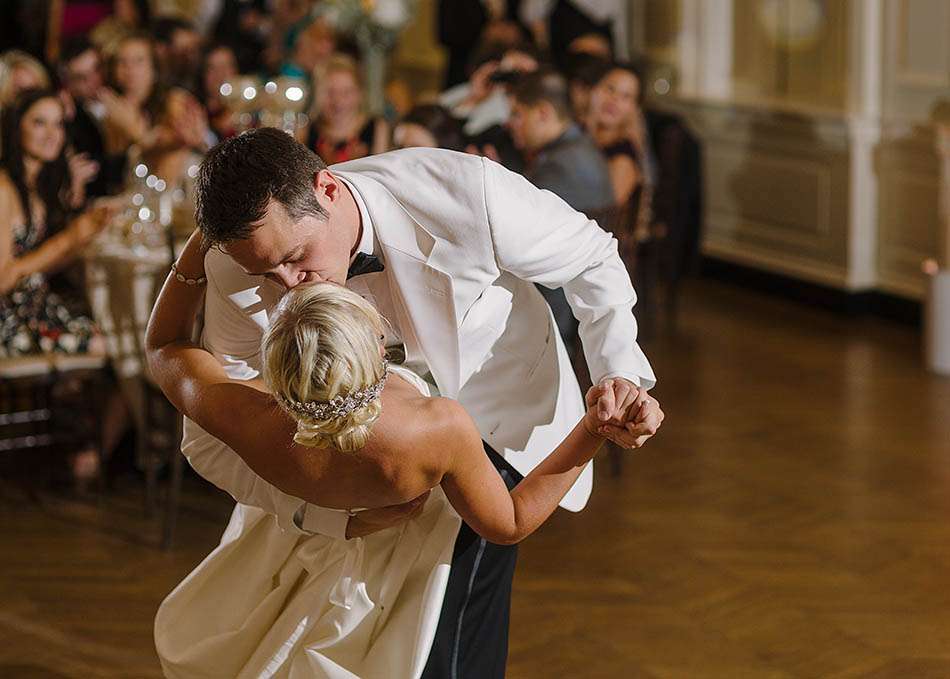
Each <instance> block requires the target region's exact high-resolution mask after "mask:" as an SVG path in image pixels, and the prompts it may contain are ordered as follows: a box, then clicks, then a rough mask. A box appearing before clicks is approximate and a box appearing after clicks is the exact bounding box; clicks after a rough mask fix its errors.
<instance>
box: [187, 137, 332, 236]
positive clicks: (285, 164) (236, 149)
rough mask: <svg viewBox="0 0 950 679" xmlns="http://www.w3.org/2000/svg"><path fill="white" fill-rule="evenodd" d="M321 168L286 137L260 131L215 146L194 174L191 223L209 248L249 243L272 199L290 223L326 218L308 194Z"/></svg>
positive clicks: (320, 163)
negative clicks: (304, 219) (194, 194)
mask: <svg viewBox="0 0 950 679" xmlns="http://www.w3.org/2000/svg"><path fill="white" fill-rule="evenodd" d="M325 168H326V163H324V162H323V161H322V160H321V159H320V157H319V156H318V155H317V154H315V153H313V152H312V151H310V150H309V149H308V148H307V147H306V146H304V145H303V144H301V143H300V142H298V141H296V140H295V139H294V138H293V137H291V136H290V135H289V134H287V133H286V132H282V131H281V130H278V129H275V128H272V127H262V128H259V129H256V130H250V131H248V132H245V133H244V134H241V135H239V136H237V137H233V138H231V139H226V140H225V141H223V142H221V143H220V144H218V145H217V146H215V147H214V148H213V149H211V151H209V152H208V155H207V156H206V157H205V159H204V161H203V162H202V163H201V167H200V169H199V170H198V178H197V180H196V182H195V192H196V204H197V206H196V211H195V218H196V221H197V222H198V228H199V229H200V230H201V234H202V236H204V239H205V241H206V242H207V243H208V244H209V245H220V244H225V243H231V242H233V241H237V240H243V239H245V238H248V237H249V236H250V235H251V234H252V233H253V232H254V229H255V228H257V223H258V222H260V221H261V220H262V219H263V218H264V215H265V214H266V213H267V205H268V203H270V201H271V199H272V198H273V199H274V200H276V201H277V202H279V203H280V204H281V205H283V206H284V209H286V210H287V214H288V215H290V218H291V219H293V220H294V221H297V220H299V219H302V218H304V217H306V216H308V215H313V216H317V217H320V218H322V219H326V218H327V213H326V211H325V210H324V209H323V207H322V206H321V205H320V203H319V202H318V201H317V198H316V195H314V192H313V183H314V177H315V176H316V174H317V173H318V172H319V171H320V170H323V169H325Z"/></svg>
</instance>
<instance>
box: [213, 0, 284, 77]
mask: <svg viewBox="0 0 950 679" xmlns="http://www.w3.org/2000/svg"><path fill="white" fill-rule="evenodd" d="M221 4H222V7H221V10H220V14H219V15H218V19H217V23H216V24H215V27H214V39H215V40H216V41H218V42H226V43H229V44H231V45H234V50H235V56H236V57H237V60H238V70H239V71H240V72H241V73H252V72H255V71H258V70H260V68H261V66H262V61H261V55H262V53H263V52H264V49H265V48H266V47H267V40H268V36H269V35H270V32H271V29H272V27H273V22H272V20H271V17H270V14H269V8H268V2H267V0H223V2H222V3H221Z"/></svg>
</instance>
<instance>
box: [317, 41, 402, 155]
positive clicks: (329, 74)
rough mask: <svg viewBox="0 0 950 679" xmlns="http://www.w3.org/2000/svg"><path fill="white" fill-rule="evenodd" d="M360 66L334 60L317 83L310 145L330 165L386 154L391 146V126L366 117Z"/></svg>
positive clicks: (338, 57)
mask: <svg viewBox="0 0 950 679" xmlns="http://www.w3.org/2000/svg"><path fill="white" fill-rule="evenodd" d="M365 100H366V96H365V92H364V89H363V80H362V75H361V73H360V68H359V65H358V64H357V63H356V61H355V60H354V59H353V58H351V57H349V56H346V55H342V54H337V55H334V56H333V57H331V58H330V60H329V61H328V62H327V64H326V66H325V67H324V69H323V73H322V76H321V77H320V79H319V81H318V82H317V83H316V91H315V97H314V103H315V106H316V110H315V111H314V116H313V117H314V120H313V122H312V123H311V125H310V127H309V128H308V129H307V130H306V132H307V138H306V145H307V148H309V149H310V150H311V151H313V152H314V153H316V154H317V155H319V156H320V157H321V158H322V159H323V160H324V162H325V163H326V164H327V165H332V164H333V163H342V162H343V161H346V160H353V159H354V158H362V157H364V156H368V155H371V154H376V153H382V152H383V151H386V150H388V146H389V134H390V132H389V124H388V123H387V122H386V121H385V119H383V118H382V117H378V118H372V117H370V116H369V115H367V113H366V108H365Z"/></svg>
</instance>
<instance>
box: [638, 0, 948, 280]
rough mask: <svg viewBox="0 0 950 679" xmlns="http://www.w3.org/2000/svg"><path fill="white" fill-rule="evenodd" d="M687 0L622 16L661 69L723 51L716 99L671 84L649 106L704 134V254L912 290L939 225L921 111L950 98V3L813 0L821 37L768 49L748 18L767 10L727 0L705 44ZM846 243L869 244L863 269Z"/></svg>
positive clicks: (856, 248)
mask: <svg viewBox="0 0 950 679" xmlns="http://www.w3.org/2000/svg"><path fill="white" fill-rule="evenodd" d="M722 1H723V0H716V2H722ZM691 2H692V0H678V1H677V2H661V1H660V0H634V3H635V5H634V6H635V7H637V8H638V12H636V13H635V14H636V16H635V18H634V20H636V18H637V17H639V19H640V20H641V21H643V29H642V35H641V47H642V49H643V51H645V52H646V53H647V54H648V55H649V56H650V57H651V59H652V60H654V61H655V62H658V63H659V64H660V67H661V72H662V71H663V69H664V68H666V70H671V69H673V70H680V71H681V72H682V69H683V68H689V65H688V64H684V62H683V59H684V58H687V57H692V58H693V59H694V63H702V58H703V50H709V49H725V50H731V52H732V59H731V63H732V64H733V68H732V72H731V74H728V75H727V79H728V78H731V81H730V85H731V90H730V92H729V94H728V96H727V97H721V96H713V95H712V94H710V95H709V96H707V97H704V96H703V93H702V92H701V91H700V92H699V93H698V94H697V93H696V92H690V93H689V96H688V97H686V98H683V97H677V96H676V92H675V91H674V94H673V95H672V96H670V97H667V98H666V99H665V100H662V99H661V100H660V101H659V102H658V105H661V106H669V107H672V108H674V109H676V110H678V111H680V112H682V113H683V115H684V116H686V117H687V119H688V120H689V122H690V124H691V125H692V127H693V128H694V130H695V131H696V133H697V134H698V136H699V137H700V138H701V139H702V140H703V142H704V150H705V163H706V168H705V175H706V176H705V182H706V190H707V202H706V205H707V208H706V224H707V234H706V238H705V243H704V248H705V250H706V252H708V253H709V254H714V255H716V256H719V257H724V258H726V259H731V260H734V261H737V262H741V263H745V264H750V265H753V266H758V267H760V268H763V269H766V270H774V271H777V272H781V273H785V274H790V275H793V276H797V277H800V278H802V279H805V280H809V281H814V282H819V283H824V284H830V285H833V286H836V287H840V288H848V289H866V288H868V287H870V288H876V289H880V290H884V291H887V292H891V293H896V294H899V295H903V296H907V297H911V298H919V297H921V296H922V294H923V291H924V286H925V279H924V277H923V275H922V274H921V271H920V264H921V262H922V261H923V260H924V259H926V258H927V257H931V256H933V254H934V251H935V248H936V233H937V228H938V223H939V222H938V220H939V215H938V185H939V165H938V161H937V157H936V153H935V150H934V147H935V139H934V128H933V125H932V121H931V117H932V111H933V109H934V108H935V106H937V105H938V104H940V103H941V102H944V103H945V104H946V103H948V102H950V2H947V1H946V0H881V1H880V2H879V3H878V2H874V1H872V0H848V1H845V0H835V1H833V2H825V3H821V4H823V6H824V7H825V8H826V9H827V13H826V15H825V19H824V22H823V24H822V27H821V31H820V35H819V36H818V39H817V40H815V41H812V42H810V43H806V44H803V45H799V46H798V47H797V48H796V49H784V48H781V47H776V45H775V41H774V40H773V39H771V38H770V37H769V35H768V34H767V32H766V31H764V30H763V25H762V22H761V20H760V18H759V17H758V16H757V15H756V12H757V11H759V8H761V7H762V6H763V5H765V4H766V3H761V2H758V0H733V2H732V3H731V8H732V11H733V15H732V16H733V19H732V39H731V42H730V44H729V45H718V46H717V45H715V44H714V42H713V43H710V40H713V41H714V40H715V36H709V35H702V31H703V26H702V25H701V23H702V22H696V21H695V19H693V21H694V24H697V25H693V26H689V25H687V24H688V22H689V20H690V14H689V12H686V13H685V14H684V11H683V9H682V8H684V7H689V3H691ZM788 2H793V3H794V2H800V3H806V2H810V0H788ZM858 3H863V4H858ZM769 6H771V7H773V8H774V7H775V6H777V5H775V4H773V5H769ZM693 7H695V5H694V6H693ZM877 9H879V10H880V14H879V15H875V17H874V20H873V21H870V22H868V21H867V15H866V13H867V12H869V11H875V10H877ZM693 12H694V15H695V10H693ZM862 12H863V13H865V14H864V15H862ZM862 50H863V51H862ZM697 51H698V52H699V59H696V58H695V55H696V54H697ZM684 55H685V56H684ZM713 56H715V54H714V55H713ZM680 75H681V76H682V74H680ZM676 80H677V78H676V77H674V78H673V81H674V82H675V81H676ZM696 81H697V79H696V78H695V77H694V78H693V82H696ZM700 82H701V80H700ZM869 83H870V84H869ZM859 240H861V241H867V243H869V244H870V245H869V246H868V247H869V248H870V249H869V250H868V251H867V254H868V256H867V257H866V258H865V259H866V260H868V261H867V262H866V265H867V266H866V267H865V268H867V269H869V271H868V272H867V273H866V274H864V273H861V274H859V275H855V269H856V268H860V267H861V266H862V264H861V262H860V261H857V260H858V259H860V257H857V258H856V254H855V253H858V254H859V255H860V251H861V248H862V245H863V243H862V242H858V241H859Z"/></svg>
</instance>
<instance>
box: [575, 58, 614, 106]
mask: <svg viewBox="0 0 950 679" xmlns="http://www.w3.org/2000/svg"><path fill="white" fill-rule="evenodd" d="M612 66H613V62H611V61H610V60H606V59H603V58H601V57H597V56H593V55H591V54H572V55H570V56H569V57H568V58H567V66H566V67H565V70H564V75H565V77H566V78H567V87H568V93H569V94H570V97H571V110H572V112H573V114H574V120H579V121H583V120H586V119H587V112H588V109H589V108H590V92H591V90H592V89H593V88H594V85H596V84H597V83H598V82H600V80H601V78H603V77H604V75H605V74H606V73H607V72H608V71H610V69H611V68H612Z"/></svg>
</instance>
